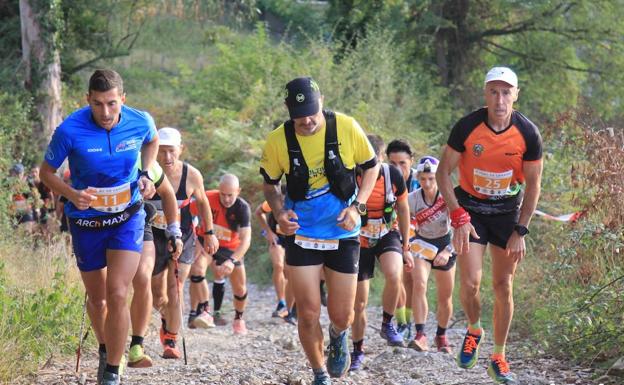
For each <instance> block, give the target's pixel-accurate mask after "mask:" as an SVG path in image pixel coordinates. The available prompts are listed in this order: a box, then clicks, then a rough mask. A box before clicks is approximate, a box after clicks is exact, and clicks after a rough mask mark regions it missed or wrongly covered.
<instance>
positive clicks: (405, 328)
mask: <svg viewBox="0 0 624 385" xmlns="http://www.w3.org/2000/svg"><path fill="white" fill-rule="evenodd" d="M396 330H397V333H399V334H401V335H402V336H403V341H405V342H406V343H408V342H410V341H411V340H412V338H413V337H412V336H413V334H412V323H411V322H408V323H405V324H397V329H396Z"/></svg>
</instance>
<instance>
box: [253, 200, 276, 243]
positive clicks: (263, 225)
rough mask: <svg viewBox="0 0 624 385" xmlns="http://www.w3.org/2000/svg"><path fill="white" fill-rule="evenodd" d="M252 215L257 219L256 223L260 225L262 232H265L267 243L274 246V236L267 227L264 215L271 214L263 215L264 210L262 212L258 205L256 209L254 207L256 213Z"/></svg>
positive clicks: (260, 206) (260, 205)
mask: <svg viewBox="0 0 624 385" xmlns="http://www.w3.org/2000/svg"><path fill="white" fill-rule="evenodd" d="M254 215H255V216H256V218H257V219H258V223H259V224H260V227H261V228H262V230H264V231H265V232H266V235H265V238H266V239H267V240H268V241H269V243H270V244H274V243H275V234H274V233H273V231H272V230H271V228H270V227H269V224H268V222H267V219H266V215H273V214H271V213H270V212H269V213H265V212H264V210H262V204H259V205H258V207H256V211H254Z"/></svg>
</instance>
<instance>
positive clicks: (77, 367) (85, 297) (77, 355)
mask: <svg viewBox="0 0 624 385" xmlns="http://www.w3.org/2000/svg"><path fill="white" fill-rule="evenodd" d="M86 313H87V292H86V291H85V295H84V303H83V304H82V321H81V322H80V334H78V348H77V349H76V373H78V370H80V353H81V350H82V342H83V341H84V340H85V339H86V337H87V335H86V334H85V336H84V337H83V336H82V332H83V331H84V326H85V315H86Z"/></svg>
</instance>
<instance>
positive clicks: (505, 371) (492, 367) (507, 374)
mask: <svg viewBox="0 0 624 385" xmlns="http://www.w3.org/2000/svg"><path fill="white" fill-rule="evenodd" d="M487 372H488V375H489V376H490V377H491V378H492V380H494V382H496V383H499V384H516V376H514V374H513V373H511V371H510V370H509V363H507V361H506V360H505V358H504V357H500V356H499V357H492V358H491V360H490V364H489V365H488V369H487Z"/></svg>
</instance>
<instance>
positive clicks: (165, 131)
mask: <svg viewBox="0 0 624 385" xmlns="http://www.w3.org/2000/svg"><path fill="white" fill-rule="evenodd" d="M158 144H159V145H160V146H179V145H180V144H182V135H180V131H178V130H177V129H175V128H173V127H163V128H161V129H160V130H158Z"/></svg>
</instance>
